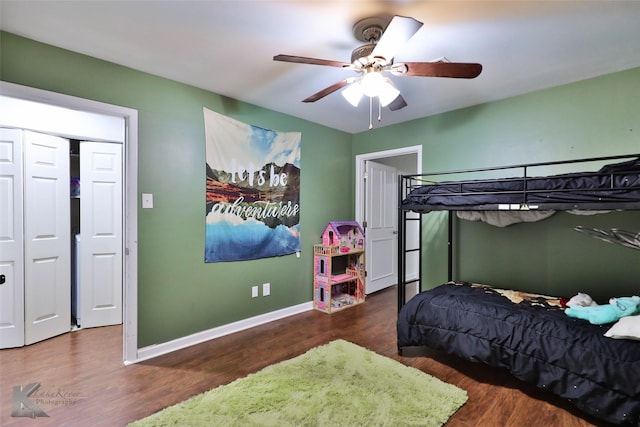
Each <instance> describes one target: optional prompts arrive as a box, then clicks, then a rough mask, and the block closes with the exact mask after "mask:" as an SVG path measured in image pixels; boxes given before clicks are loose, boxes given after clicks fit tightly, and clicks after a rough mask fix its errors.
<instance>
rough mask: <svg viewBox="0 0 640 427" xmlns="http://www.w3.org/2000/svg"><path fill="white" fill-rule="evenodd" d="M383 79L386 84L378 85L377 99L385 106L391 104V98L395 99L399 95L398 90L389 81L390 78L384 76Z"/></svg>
mask: <svg viewBox="0 0 640 427" xmlns="http://www.w3.org/2000/svg"><path fill="white" fill-rule="evenodd" d="M384 80H385V83H386V84H384V85H382V86H381V87H380V90H379V91H378V99H379V100H380V105H382V106H383V107H386V106H387V105H389V104H391V102H393V100H394V99H396V98H397V97H398V95H400V91H399V90H398V89H396V87H395V86H394V85H393V83H391V80H389V79H387V78H385V79H384Z"/></svg>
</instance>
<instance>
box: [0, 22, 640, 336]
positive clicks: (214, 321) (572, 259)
mask: <svg viewBox="0 0 640 427" xmlns="http://www.w3.org/2000/svg"><path fill="white" fill-rule="evenodd" d="M0 78H1V79H2V80H4V81H8V82H13V83H17V84H21V85H25V86H31V87H35V88H41V89H45V90H49V91H53V92H59V93H63V94H68V95H74V96H78V97H82V98H88V99H93V100H97V101H101V102H106V103H110V104H116V105H121V106H125V107H130V108H134V109H136V110H138V113H139V116H138V117H139V132H138V137H139V165H138V167H139V171H138V190H139V192H140V193H142V192H145V193H153V194H154V209H152V210H148V209H144V210H142V209H140V210H139V211H138V212H139V219H138V232H139V236H138V240H139V248H138V249H139V265H138V274H139V279H138V292H139V306H138V324H139V326H138V327H139V330H138V344H139V347H144V346H148V345H151V344H154V343H161V342H166V341H169V340H172V339H175V338H179V337H183V336H186V335H189V334H191V333H195V332H199V331H202V330H206V329H209V328H213V327H216V326H220V325H224V324H227V323H230V322H234V321H237V320H241V319H245V318H248V317H251V316H255V315H259V314H263V313H268V312H271V311H273V310H277V309H279V308H284V307H289V306H292V305H296V304H299V303H303V302H307V301H310V300H311V298H312V273H313V265H312V247H313V244H314V243H316V242H317V240H318V239H319V234H320V232H321V231H322V229H323V228H324V226H325V225H326V223H327V222H328V221H330V220H342V219H351V218H353V212H354V206H353V204H354V202H353V201H354V194H353V188H354V185H353V183H354V168H353V165H354V156H355V155H357V154H362V153H369V152H375V151H381V150H388V149H392V148H399V147H403V146H412V145H417V144H421V145H423V159H422V167H423V171H425V172H426V171H434V170H446V169H461V168H472V167H482V166H497V165H507V164H514V163H527V162H537V161H552V160H564V159H572V158H578V157H591V156H601V155H613V154H627V153H638V152H640V135H639V134H640V129H638V127H637V117H638V116H639V113H640V68H636V69H633V70H629V71H625V72H620V73H615V74H611V75H607V76H604V77H599V78H594V79H590V80H585V81H582V82H578V83H574V84H570V85H566V86H561V87H557V88H553V89H548V90H543V91H539V92H535V93H532V94H527V95H523V96H518V97H514V98H510V99H507V100H503V101H498V102H493V103H489V104H483V105H480V106H477V107H472V108H466V109H463V110H458V111H453V112H449V113H444V114H439V115H437V116H433V117H428V118H424V119H420V120H415V121H412V122H408V123H403V124H399V125H395V126H390V127H384V128H379V129H373V130H371V131H367V132H363V133H360V134H357V135H349V134H346V133H343V132H339V131H336V130H332V129H329V128H326V127H322V126H319V125H316V124H313V123H310V122H307V121H303V120H300V119H296V118H293V117H290V116H286V115H283V114H279V113H276V112H273V111H270V110H265V109H262V108H259V107H256V106H253V105H249V104H246V103H242V102H239V101H236V100H233V99H229V98H225V97H222V96H219V95H216V94H212V93H210V92H206V91H203V90H200V89H197V88H194V87H191V86H187V85H183V84H180V83H177V82H173V81H170V80H167V79H163V78H159V77H156V76H152V75H149V74H146V73H142V72H139V71H135V70H132V69H129V68H125V67H122V66H118V65H115V64H111V63H108V62H105V61H101V60H97V59H94V58H90V57H87V56H84V55H80V54H77V53H73V52H69V51H66V50H62V49H58V48H54V47H51V46H48V45H44V44H41V43H38V42H35V41H32V40H28V39H24V38H21V37H18V36H15V35H12V34H8V33H3V32H0ZM211 78H215V75H213V74H212V76H211ZM408 101H409V103H410V99H408ZM202 107H207V108H209V109H211V110H214V111H217V112H219V113H222V114H225V115H228V116H230V117H233V118H236V119H238V120H241V121H243V122H245V123H249V124H253V125H256V126H261V127H265V128H270V129H276V130H282V131H300V132H302V155H301V172H302V175H301V215H300V218H301V231H302V249H303V250H302V256H301V258H299V259H298V258H296V257H295V256H293V255H291V256H285V257H280V258H270V259H264V260H257V261H246V262H235V263H219V264H205V263H204V262H203V261H202V260H203V250H204V190H205V188H204V185H205V183H204V174H205V162H204V124H203V118H202ZM407 108H411V106H409V107H407ZM399 141H402V142H401V143H400V142H399ZM424 224H425V227H424V231H423V237H422V240H423V245H424V248H425V249H426V251H427V255H426V256H425V257H424V259H423V268H424V278H425V287H432V286H435V285H437V284H439V283H442V282H443V281H445V280H446V214H445V213H432V214H429V215H425V216H424ZM639 224H640V213H639V212H624V213H611V214H606V215H598V216H597V217H585V218H582V217H581V218H576V217H575V216H573V215H568V214H564V213H561V214H558V215H556V216H554V217H552V218H551V219H549V220H546V221H544V222H541V223H538V224H520V225H515V226H511V227H507V228H505V229H498V228H496V227H492V226H488V225H486V224H482V223H471V222H466V221H456V229H455V230H456V236H457V237H456V259H457V260H458V262H457V263H456V267H457V268H456V270H457V272H458V277H459V278H461V279H464V280H471V281H479V282H484V283H491V284H497V285H501V286H511V287H519V288H522V289H524V288H526V289H527V290H532V291H540V292H546V293H556V294H562V293H566V294H567V295H569V294H572V293H574V292H575V291H577V290H581V291H584V292H591V293H592V294H593V295H594V296H596V297H599V298H608V297H609V296H612V292H614V291H613V290H615V292H618V290H620V292H621V293H622V292H624V291H625V290H631V289H635V290H636V291H635V292H636V293H637V289H638V285H637V277H640V263H639V262H638V256H640V254H638V252H637V251H634V250H632V249H628V248H623V247H616V246H614V245H610V244H607V243H604V242H600V241H597V240H595V239H591V238H588V237H586V236H585V235H582V234H580V233H577V232H575V231H573V230H572V228H573V226H575V225H584V226H590V227H601V228H612V227H619V228H625V229H630V230H636V231H637V230H639V229H640V225H639ZM263 282H270V283H271V292H272V295H271V296H269V297H259V298H254V299H252V298H251V297H250V288H251V286H252V285H257V284H261V283H263Z"/></svg>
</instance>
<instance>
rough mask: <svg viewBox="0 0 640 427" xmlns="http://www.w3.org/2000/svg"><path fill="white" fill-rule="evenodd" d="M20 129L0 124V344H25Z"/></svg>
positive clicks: (1, 345)
mask: <svg viewBox="0 0 640 427" xmlns="http://www.w3.org/2000/svg"><path fill="white" fill-rule="evenodd" d="M22 208H23V205H22V131H21V130H19V129H6V128H0V282H2V283H0V348H10V347H22V346H23V345H24V246H23V236H22V217H23V211H22Z"/></svg>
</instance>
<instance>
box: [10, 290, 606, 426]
mask: <svg viewBox="0 0 640 427" xmlns="http://www.w3.org/2000/svg"><path fill="white" fill-rule="evenodd" d="M395 321H396V290H395V288H391V289H387V290H384V291H381V292H378V293H376V294H373V295H369V296H368V297H367V300H366V302H365V303H364V304H362V305H359V306H356V307H352V308H349V309H347V310H344V311H340V312H338V313H335V314H331V315H328V314H325V313H321V312H318V311H309V312H306V313H302V314H299V315H296V316H291V317H288V318H286V319H282V320H279V321H276V322H272V323H269V324H266V325H262V326H259V327H256V328H253V329H250V330H246V331H243V332H239V333H236V334H232V335H228V336H225V337H222V338H219V339H216V340H212V341H209V342H206V343H203V344H199V345H197V346H193V347H190V348H187V349H184V350H180V351H176V352H174V353H171V354H167V355H164V356H160V357H157V358H154V359H151V360H148V361H145V362H141V363H138V364H134V365H131V366H124V365H123V363H122V328H121V327H120V326H116V327H104V328H95V329H83V330H79V331H75V332H71V333H68V334H65V335H61V336H59V337H56V338H52V339H49V340H47V341H43V342H40V343H37V344H34V345H31V346H27V347H23V348H19V349H8V350H2V351H0V425H2V426H44V425H47V426H50V425H51V426H92V427H93V426H123V425H126V424H127V423H129V422H131V421H134V420H137V419H139V418H142V417H145V416H147V415H150V414H152V413H154V412H157V411H158V410H160V409H162V408H164V407H166V406H169V405H172V404H174V403H177V402H180V401H182V400H184V399H186V398H188V397H190V396H193V395H195V394H198V393H201V392H203V391H206V390H208V389H211V388H213V387H216V386H219V385H221V384H226V383H229V382H231V381H233V380H235V379H236V378H239V377H243V376H246V375H247V374H249V373H252V372H255V371H258V370H260V369H261V368H263V367H265V366H267V365H270V364H272V363H275V362H278V361H282V360H285V359H289V358H292V357H294V356H297V355H299V354H302V353H304V352H305V351H307V350H308V349H310V348H312V347H314V346H317V345H320V344H324V343H327V342H329V341H331V340H333V339H336V338H342V339H345V340H348V341H351V342H353V343H355V344H358V345H360V346H363V347H366V348H368V349H370V350H373V351H375V352H377V353H379V354H382V355H385V356H388V357H391V358H393V359H396V360H399V361H400V362H402V363H404V364H406V365H410V366H413V367H416V368H418V369H420V370H422V371H424V372H426V373H429V374H431V375H434V376H436V377H438V378H440V379H442V380H444V381H447V382H449V383H451V384H455V385H457V386H459V387H461V388H463V389H465V390H467V392H468V394H469V400H468V402H467V403H466V404H465V405H464V406H463V407H462V408H461V409H460V410H459V411H458V412H457V413H456V414H455V415H454V416H453V417H452V418H451V419H450V420H449V423H448V424H447V425H448V426H491V427H494V426H532V425H539V426H563V427H564V426H592V425H596V426H606V424H604V423H601V422H599V421H597V420H595V419H593V418H590V417H588V416H586V415H583V414H581V413H580V412H579V411H577V410H575V409H574V408H573V407H572V405H571V404H570V403H568V402H565V401H564V400H562V399H559V398H556V397H554V396H552V395H549V394H547V393H546V392H544V391H542V390H538V389H537V388H535V387H533V386H530V385H528V384H525V383H522V382H520V381H518V380H516V379H515V378H513V377H511V376H510V375H509V374H508V373H506V372H504V371H502V370H499V369H493V368H490V367H488V366H484V365H480V364H474V363H471V362H466V361H464V360H461V359H457V358H454V357H451V356H447V355H444V354H441V353H434V354H433V355H432V357H415V358H408V357H400V356H399V355H398V353H397V349H396V332H395ZM31 383H40V384H41V387H40V389H38V390H37V391H36V394H37V395H38V397H37V399H33V398H32V400H36V404H37V405H38V406H40V407H41V408H42V409H43V410H44V411H45V412H46V413H47V414H48V415H49V417H48V418H35V419H31V418H24V417H12V416H11V406H12V400H13V399H12V394H13V387H14V386H23V387H24V386H26V385H27V384H31ZM32 397H33V396H32ZM372 398H375V396H372Z"/></svg>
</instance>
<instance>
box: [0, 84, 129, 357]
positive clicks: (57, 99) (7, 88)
mask: <svg viewBox="0 0 640 427" xmlns="http://www.w3.org/2000/svg"><path fill="white" fill-rule="evenodd" d="M0 93H1V94H2V95H3V96H7V97H11V98H16V99H21V100H25V101H33V102H37V103H39V104H44V105H45V106H53V107H61V108H67V109H69V110H74V111H78V112H80V113H94V114H99V115H104V116H112V117H117V118H123V119H124V123H125V135H124V142H123V145H124V149H123V160H124V170H123V186H124V189H125V190H124V194H123V196H124V197H123V216H124V217H123V221H124V230H123V231H124V236H123V245H124V247H123V252H122V253H123V258H124V259H123V266H124V275H123V302H122V305H123V313H122V315H123V346H122V358H123V361H124V363H125V364H131V363H135V362H136V361H137V359H138V204H137V194H138V111H137V110H135V109H132V108H127V107H121V106H118V105H112V104H106V103H103V102H98V101H92V100H88V99H84V98H78V97H75V96H70V95H64V94H60V93H56V92H50V91H46V90H42V89H36V88H32V87H28V86H22V85H18V84H14V83H8V82H4V81H0ZM25 129H28V127H25ZM29 130H35V131H38V130H40V131H43V129H33V128H32V129H29ZM77 132H78V134H73V135H69V134H59V133H55V132H54V133H52V134H56V135H58V136H62V137H73V138H77V139H95V136H92V135H91V127H90V126H89V127H85V128H82V126H79V129H78V131H77Z"/></svg>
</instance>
